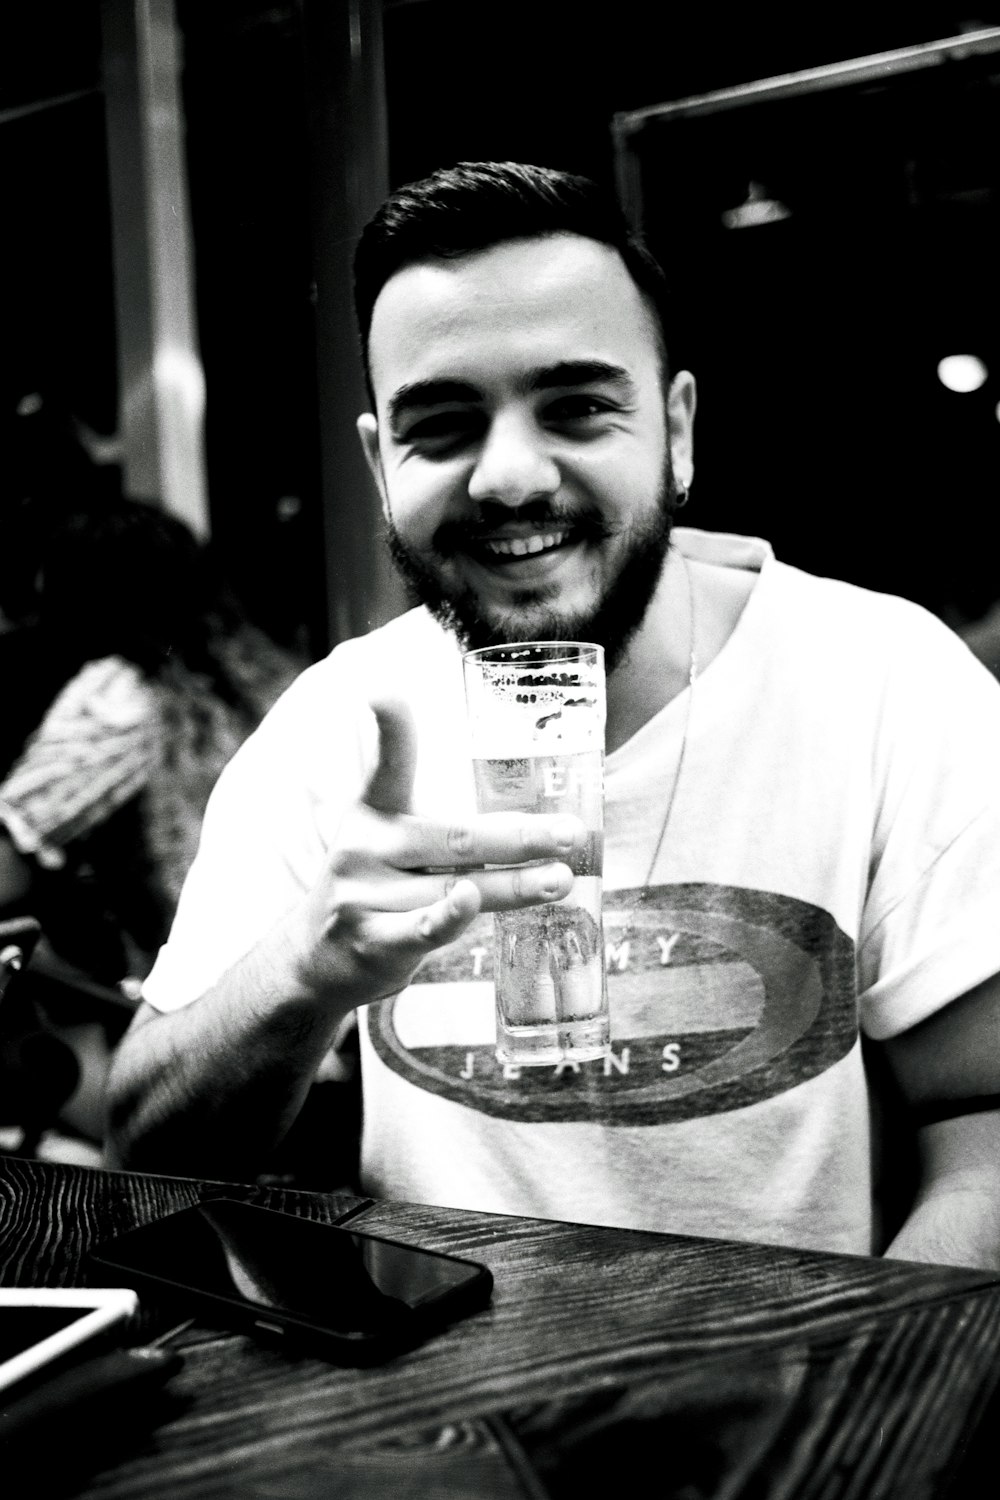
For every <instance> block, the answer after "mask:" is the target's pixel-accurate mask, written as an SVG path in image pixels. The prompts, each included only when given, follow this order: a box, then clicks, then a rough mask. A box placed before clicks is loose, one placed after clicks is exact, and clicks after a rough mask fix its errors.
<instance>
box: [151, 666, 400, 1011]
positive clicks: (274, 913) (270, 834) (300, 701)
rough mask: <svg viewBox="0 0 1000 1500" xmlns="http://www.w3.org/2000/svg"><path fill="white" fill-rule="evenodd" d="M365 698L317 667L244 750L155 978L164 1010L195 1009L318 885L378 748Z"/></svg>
mask: <svg viewBox="0 0 1000 1500" xmlns="http://www.w3.org/2000/svg"><path fill="white" fill-rule="evenodd" d="M374 735H375V730H374V718H373V716H372V714H371V713H370V710H368V708H367V703H366V700H365V697H364V694H363V693H362V692H361V691H360V689H359V688H358V686H357V684H356V683H355V682H353V681H352V680H351V679H350V678H349V677H347V676H345V675H340V676H338V675H336V674H335V673H333V672H331V670H330V668H329V663H321V664H320V665H319V666H318V667H313V668H310V669H309V670H308V671H307V672H305V673H304V674H303V675H302V677H301V678H300V679H299V680H298V681H297V682H296V683H295V684H293V686H292V687H291V688H289V690H288V691H287V692H286V693H285V694H284V696H283V697H282V698H281V699H280V700H279V701H278V703H277V704H276V706H275V707H274V708H273V709H272V710H271V712H270V713H269V714H268V715H267V717H266V718H265V719H264V721H263V723H262V724H261V725H260V726H259V727H258V728H257V729H256V730H255V731H254V733H253V734H252V735H250V737H249V738H248V739H247V740H246V741H245V743H244V744H243V745H242V746H241V747H240V749H239V750H238V751H237V752H236V754H235V756H234V757H233V759H232V760H231V761H230V762H229V764H228V766H227V767H226V768H225V770H224V771H223V772H222V775H221V776H220V777H219V780H218V782H217V783H216V785H215V788H214V790H213V792H212V794H211V796H210V798H209V801H208V806H207V808H206V811H205V817H204V821H203V824H202V829H201V837H200V841H199V845H198V852H197V855H196V856H195V860H194V863H193V865H192V867H191V869H190V871H189V873H188V876H187V879H186V880H185V883H184V887H183V890H182V891H181V896H180V901H179V903H178V906H177V911H176V914H175V917H174V922H173V925H172V927H171V931H170V936H169V938H168V941H167V943H166V944H165V945H164V947H163V948H161V949H160V952H159V954H158V955H157V958H156V962H155V963H154V965H153V968H152V969H151V971H150V973H149V975H148V977H147V978H146V979H145V981H144V982H143V998H144V999H145V1000H147V1001H148V1002H149V1003H150V1005H152V1006H153V1007H154V1008H155V1009H156V1010H160V1011H169V1010H177V1009H180V1008H181V1007H182V1006H184V1005H188V1004H190V1003H191V1002H192V1001H193V1000H196V999H198V998H199V996H201V995H202V994H204V993H205V991H206V990H207V989H209V988H210V987H211V986H212V985H213V984H215V983H216V981H217V980H218V979H219V978H220V976H221V975H222V974H223V973H225V971H226V970H227V969H228V968H230V967H231V966H232V965H233V964H234V963H235V962H236V961H237V960H238V959H240V958H242V957H243V955H244V954H246V953H247V952H248V951H249V950H250V949H251V948H252V947H253V946H254V944H255V943H256V942H257V941H258V940H259V939H260V938H261V937H263V936H264V935H265V934H266V933H267V932H268V931H269V930H270V929H271V928H272V927H273V926H274V925H275V924H276V923H277V922H278V921H279V920H280V919H281V918H282V917H283V916H284V915H285V914H286V913H287V912H288V911H289V910H291V908H292V907H293V906H294V904H295V903H296V902H297V901H298V900H300V899H301V897H302V896H303V895H304V894H305V892H306V891H307V890H309V888H310V887H311V886H312V884H313V883H314V882H315V880H316V879H317V878H318V876H319V874H320V871H321V870H322V867H323V862H324V860H325V858H326V854H327V850H328V848H329V846H330V843H331V841H332V838H333V835H334V832H335V830H336V827H337V825H338V824H339V822H340V820H341V818H342V817H343V814H344V812H345V810H346V808H347V807H348V806H350V805H351V804H352V803H353V802H354V801H355V800H356V798H357V796H358V794H359V792H360V790H361V788H362V786H363V784H364V768H365V766H366V764H370V757H371V754H372V751H373V748H374Z"/></svg>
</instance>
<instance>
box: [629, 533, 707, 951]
mask: <svg viewBox="0 0 1000 1500" xmlns="http://www.w3.org/2000/svg"><path fill="white" fill-rule="evenodd" d="M678 556H679V557H680V560H681V562H682V563H683V564H684V578H685V581H686V584H687V596H688V672H687V689H688V696H687V704H686V705H685V709H684V729H683V731H682V733H681V748H680V751H679V752H678V755H677V769H676V770H675V772H674V779H673V782H672V783H671V787H670V795H669V796H668V798H667V806H666V809H665V810H664V814H663V821H662V822H661V824H660V831H659V833H658V834H657V837H656V847H655V848H654V850H653V857H652V859H651V860H650V861H649V868H648V870H647V871H646V876H645V879H644V880H643V882H642V886H641V888H640V890H639V894H638V896H637V898H636V901H635V904H634V906H633V908H632V910H631V911H630V912H629V914H628V917H627V918H626V921H625V926H624V928H623V930H622V938H626V937H628V936H629V935H630V934H631V932H632V928H633V918H634V916H635V910H636V908H637V907H641V906H642V905H643V904H644V903H645V901H646V898H647V896H648V895H649V882H650V881H651V880H652V878H653V871H654V870H655V869H656V865H657V861H658V860H659V858H660V850H661V849H662V848H663V841H664V839H665V838H666V836H667V825H668V823H669V822H670V814H671V813H672V812H673V808H674V802H675V801H676V800H677V788H678V787H679V786H680V782H681V773H682V771H683V770H684V757H685V754H686V752H687V743H688V730H689V729H690V728H691V709H692V706H693V704H694V688H695V683H696V682H697V680H698V652H697V639H696V635H695V609H694V585H693V583H692V580H691V569H690V567H689V565H688V560H687V558H686V557H685V556H684V553H683V552H679V553H678Z"/></svg>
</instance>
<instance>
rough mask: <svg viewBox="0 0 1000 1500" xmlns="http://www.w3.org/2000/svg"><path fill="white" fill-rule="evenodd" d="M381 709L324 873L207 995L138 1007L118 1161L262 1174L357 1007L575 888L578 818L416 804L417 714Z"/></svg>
mask: <svg viewBox="0 0 1000 1500" xmlns="http://www.w3.org/2000/svg"><path fill="white" fill-rule="evenodd" d="M375 711H376V715H377V717H378V721H379V761H378V765H377V766H376V769H375V771H374V773H373V775H372V778H371V781H370V782H369V784H368V787H367V788H366V790H365V792H364V794H363V796H362V798H361V800H360V801H359V803H358V804H357V806H356V807H355V808H354V809H353V811H352V812H351V813H350V814H349V815H348V816H347V817H346V818H345V819H344V821H343V823H342V825H341V828H340V830H339V833H338V839H337V843H336V847H335V848H334V849H332V850H331V852H330V856H329V861H328V864H327V867H326V869H325V870H324V871H323V873H322V874H321V876H320V878H319V880H318V881H317V883H316V885H315V886H314V887H313V888H312V890H311V891H309V892H308V893H307V894H306V895H305V896H304V898H303V899H302V900H301V901H300V902H299V903H298V905H297V906H296V907H295V908H294V909H293V910H292V911H291V912H289V913H288V914H287V915H286V916H285V917H284V918H282V919H281V920H280V921H279V922H278V924H277V925H276V926H275V927H274V928H273V929H272V930H271V931H270V932H269V933H267V934H266V935H264V936H263V937H262V938H261V940H260V941H259V942H258V943H257V945H256V946H255V947H254V948H253V949H252V950H251V951H250V952H249V953H248V954H247V955H246V956H245V957H244V958H242V959H241V960H239V961H238V962H237V963H236V964H235V965H234V966H233V967H232V968H231V969H229V970H228V971H227V972H226V973H225V974H224V975H223V976H222V978H221V979H220V980H219V982H218V983H217V984H216V985H215V986H214V987H213V988H212V989H210V990H209V991H208V992H207V993H206V994H205V995H203V996H202V997H201V998H200V999H199V1000H197V1001H195V1002H194V1004H192V1005H188V1006H186V1007H185V1008H183V1009H182V1010H179V1011H174V1012H170V1013H167V1014H160V1013H158V1012H156V1011H154V1010H153V1009H152V1008H151V1007H150V1006H143V1007H142V1009H141V1010H140V1011H139V1012H138V1014H137V1015H136V1017H135V1019H134V1021H133V1023H132V1025H131V1027H130V1028H129V1031H128V1033H127V1034H126V1036H125V1037H124V1039H123V1041H122V1043H121V1046H120V1048H119V1050H118V1053H117V1055H116V1058H115V1062H114V1065H113V1067H112V1071H111V1076H110V1079H109V1084H108V1103H109V1115H108V1121H109V1143H108V1144H109V1154H110V1157H111V1159H112V1160H113V1161H114V1162H115V1163H116V1164H118V1165H122V1166H126V1165H127V1166H129V1167H133V1168H138V1169H140V1170H153V1171H169V1172H178V1173H190V1174H196V1175H199V1176H205V1175H212V1174H215V1175H219V1176H224V1177H232V1176H237V1177H245V1176H247V1175H250V1176H254V1175H256V1173H257V1172H258V1171H259V1169H260V1163H261V1160H262V1158H263V1156H264V1155H265V1153H266V1152H267V1151H268V1150H269V1149H270V1147H271V1146H273V1145H274V1144H275V1143H276V1142H277V1141H278V1140H280V1138H281V1136H282V1135H283V1134H284V1132H285V1131H286V1130H287V1128H288V1126H289V1125H290V1124H291V1122H292V1120H294V1118H295V1116H296V1114H297V1113H298V1111H299V1109H300V1108H301V1106H302V1102H303V1100H304V1098H305V1095H306V1092H307V1091H308V1088H309V1085H310V1082H311V1080H312V1077H313V1075H314V1074H315V1071H316V1068H317V1067H318V1065H319V1062H320V1060H321V1058H322V1057H323V1055H324V1053H325V1052H326V1051H327V1049H328V1048H329V1046H330V1044H331V1041H332V1039H333V1037H334V1035H335V1033H336V1031H337V1028H338V1026H339V1025H340V1023H341V1021H342V1020H343V1019H344V1017H345V1016H346V1015H347V1014H348V1013H349V1012H350V1011H351V1010H353V1009H354V1008H355V1007H356V1006H358V1005H362V1004H366V1003H371V1002H373V1001H377V1000H380V999H384V998H386V997H387V996H390V995H394V994H397V993H398V992H399V991H400V990H401V989H403V988H404V987H405V986H406V985H407V984H408V983H409V981H410V979H411V978H412V976H413V974H414V973H415V971H416V969H417V968H418V966H419V964H420V962H421V961H422V960H423V958H424V957H425V956H426V955H427V954H428V953H431V952H432V951H433V950H434V949H435V948H438V947H440V946H441V945H443V944H445V943H448V942H451V941H452V940H453V939H455V938H456V937H458V936H459V934H460V933H461V932H462V931H463V930H464V928H465V927H466V926H468V924H469V922H471V921H472V919H473V917H475V916H476V914H477V913H478V912H479V911H497V910H501V909H505V908H511V907H519V906H527V905H530V904H532V903H535V902H539V901H546V900H553V899H557V898H558V897H561V896H563V895H565V894H567V892H568V891H569V888H570V886H571V884H572V875H571V873H570V870H569V867H568V865H567V864H566V863H565V861H566V860H567V858H568V857H569V855H570V853H571V851H572V849H573V847H574V844H575V842H576V841H577V840H578V839H581V840H582V838H583V836H584V834H583V829H582V826H581V825H579V824H578V823H577V822H576V820H575V819H568V818H565V817H542V816H537V817H535V816H529V815H521V814H506V813H498V814H488V815H483V816H478V817H474V818H472V819H471V820H470V821H469V823H468V824H466V825H462V826H461V827H459V826H453V827H448V826H446V825H443V824H438V823H433V822H431V821H429V820H426V819H420V818H415V817H413V816H411V815H410V814H409V813H408V812H407V811H406V808H407V806H408V804H409V797H410V789H411V786H412V777H413V763H414V752H415V747H414V744H413V735H412V727H411V725H410V721H409V719H408V716H407V715H406V713H405V711H403V710H401V709H400V707H399V706H398V705H377V706H376V710H375ZM527 861H543V862H542V863H530V864H527V863H526V862H527ZM487 865H489V866H506V867H507V868H499V869H489V870H487V869H485V868H484V866H487Z"/></svg>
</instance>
